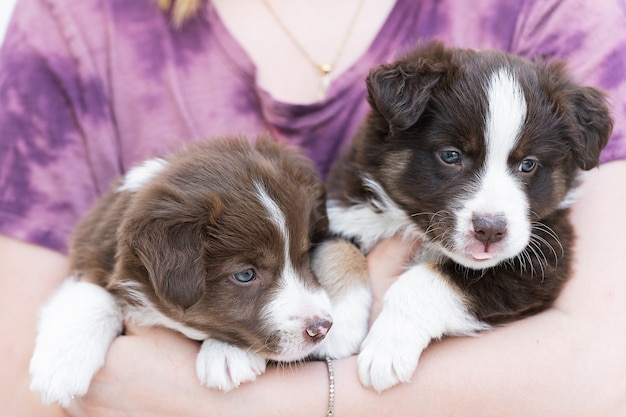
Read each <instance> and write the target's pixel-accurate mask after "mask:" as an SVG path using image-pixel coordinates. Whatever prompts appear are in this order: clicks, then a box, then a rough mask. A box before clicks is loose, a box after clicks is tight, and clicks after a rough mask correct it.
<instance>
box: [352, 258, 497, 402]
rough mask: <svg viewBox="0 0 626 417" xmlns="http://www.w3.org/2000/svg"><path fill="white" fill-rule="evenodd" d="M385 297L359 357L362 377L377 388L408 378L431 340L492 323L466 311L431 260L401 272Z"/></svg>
mask: <svg viewBox="0 0 626 417" xmlns="http://www.w3.org/2000/svg"><path fill="white" fill-rule="evenodd" d="M383 301H384V305H383V310H382V312H381V313H380V315H379V316H378V318H377V319H376V321H375V322H374V324H373V326H372V328H371V329H370V332H369V334H368V335H367V337H366V339H365V340H364V341H363V344H362V346H361V353H360V354H359V357H358V368H359V376H360V378H361V382H362V383H363V384H364V385H365V386H366V387H371V388H374V389H375V390H376V391H378V392H381V391H383V390H385V389H387V388H390V387H392V386H393V385H395V384H397V383H398V382H406V381H409V380H410V379H411V376H412V375H413V372H414V371H415V369H416V367H417V363H418V361H419V358H420V355H421V353H422V351H423V350H424V349H425V348H426V347H427V346H428V344H429V343H430V341H431V340H433V339H438V338H441V337H442V336H443V335H458V336H460V335H473V334H475V333H476V332H478V331H481V330H485V329H487V328H488V326H487V325H485V324H483V323H481V322H480V321H478V320H477V319H476V318H475V317H474V316H473V315H472V314H470V313H468V309H467V307H466V305H465V302H464V300H463V298H462V297H461V295H460V294H459V293H458V292H457V291H456V290H455V289H454V288H453V287H451V286H449V285H448V284H447V282H446V280H445V278H444V277H442V276H441V275H439V274H438V273H437V272H435V271H434V270H433V269H432V268H431V266H430V265H429V264H427V263H423V264H419V265H416V266H413V267H411V268H410V269H409V270H408V271H406V272H405V273H404V274H402V275H401V276H400V277H399V278H398V280H397V281H396V282H395V283H394V284H393V285H392V286H391V287H390V288H389V290H388V291H387V293H386V294H385V298H384V300H383Z"/></svg>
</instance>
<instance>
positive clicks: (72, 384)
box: [30, 278, 122, 407]
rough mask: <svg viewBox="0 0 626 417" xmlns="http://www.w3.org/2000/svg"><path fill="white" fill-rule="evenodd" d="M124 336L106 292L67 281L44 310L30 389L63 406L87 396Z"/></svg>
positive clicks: (117, 312)
mask: <svg viewBox="0 0 626 417" xmlns="http://www.w3.org/2000/svg"><path fill="white" fill-rule="evenodd" d="M121 331H122V311H121V308H120V306H119V305H118V304H117V303H116V301H115V299H114V298H113V296H112V295H111V294H110V293H109V292H107V291H106V290H105V289H104V288H102V287H100V286H98V285H95V284H91V283H88V282H79V281H76V280H75V279H74V278H69V279H67V280H66V281H65V282H64V283H63V284H62V285H61V287H60V288H59V289H58V290H57V291H56V292H55V293H54V295H53V296H52V298H51V299H50V300H49V301H48V302H47V304H46V305H45V306H44V307H43V309H42V311H41V318H40V321H39V328H38V335H37V340H36V343H35V350H34V353H33V356H32V359H31V361H30V375H31V378H32V380H31V385H30V389H31V390H33V391H35V392H38V393H39V394H40V395H41V397H42V399H43V401H44V402H45V403H52V402H56V403H59V404H61V405H62V406H64V407H67V406H68V405H69V403H70V400H71V398H72V396H75V395H78V396H80V395H83V394H85V393H86V392H87V389H88V388H89V383H90V382H91V379H92V377H93V376H94V375H95V373H96V372H97V371H98V369H100V367H102V365H103V364H104V359H105V356H106V352H107V350H108V348H109V345H110V344H111V342H112V341H113V339H114V338H115V337H116V336H117V335H119V334H120V332H121Z"/></svg>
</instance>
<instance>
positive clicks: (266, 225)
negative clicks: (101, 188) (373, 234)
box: [30, 137, 370, 406]
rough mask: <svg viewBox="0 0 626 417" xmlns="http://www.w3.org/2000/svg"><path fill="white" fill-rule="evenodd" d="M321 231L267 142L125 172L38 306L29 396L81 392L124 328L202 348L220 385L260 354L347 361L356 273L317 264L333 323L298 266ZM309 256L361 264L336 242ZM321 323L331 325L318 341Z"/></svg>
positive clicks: (204, 148)
mask: <svg viewBox="0 0 626 417" xmlns="http://www.w3.org/2000/svg"><path fill="white" fill-rule="evenodd" d="M327 227H328V220H327V217H326V209H325V189H324V186H323V184H322V182H321V180H320V179H319V177H318V175H317V174H316V172H315V169H314V168H313V166H312V164H311V163H310V162H309V161H308V160H307V159H306V158H304V157H303V156H302V155H300V154H299V153H298V152H297V151H296V150H295V149H292V148H290V147H287V146H285V145H282V144H280V143H278V142H276V141H273V140H271V139H270V138H267V137H261V138H259V139H258V140H257V141H256V143H255V144H254V145H252V144H250V143H249V142H248V141H247V140H246V139H244V138H224V139H218V140H212V141H207V142H201V143H198V144H194V145H190V146H189V147H188V148H186V149H184V150H182V151H180V152H178V153H176V154H174V155H173V156H171V157H169V158H166V159H160V158H155V159H151V160H148V161H146V162H144V163H143V164H142V165H140V166H138V167H135V168H133V169H132V170H130V171H129V172H128V173H127V174H126V176H125V177H124V178H123V179H122V180H121V181H119V182H118V183H117V184H116V185H115V187H114V188H113V189H112V190H111V191H110V192H109V193H108V194H106V195H105V196H104V197H103V198H102V199H100V200H99V201H98V202H97V204H96V205H95V206H94V207H93V209H92V210H91V211H90V212H89V213H88V214H87V215H86V216H85V218H84V219H83V220H82V221H81V222H80V224H79V225H78V227H77V229H76V232H75V235H74V238H73V241H72V244H71V250H70V259H71V270H72V271H73V272H72V275H71V277H70V278H69V279H68V280H67V281H66V282H65V283H64V284H63V285H62V286H61V288H60V289H59V290H58V291H57V292H56V293H55V294H54V295H53V297H52V298H51V300H50V301H49V302H48V303H47V305H46V306H45V307H44V309H43V310H42V314H41V319H40V323H39V329H38V336H37V340H36V347H35V350H34V353H33V357H32V360H31V363H30V373H31V376H32V384H31V389H32V390H34V391H36V392H38V393H40V394H41V396H42V398H43V400H44V401H45V402H47V403H49V402H58V403H60V404H61V405H63V406H67V405H68V404H69V402H70V399H71V397H72V396H80V395H82V394H84V393H85V392H86V391H87V389H88V387H89V383H90V381H91V379H92V377H93V375H94V374H95V373H96V372H97V370H98V369H99V368H100V367H101V366H102V364H103V363H104V359H105V355H106V352H107V350H108V347H109V345H110V344H111V342H112V340H113V339H114V338H115V337H116V336H118V335H119V334H120V333H121V332H122V326H123V321H124V320H132V321H133V322H135V323H137V324H140V325H145V326H163V327H167V328H170V329H173V330H176V331H179V332H180V333H182V334H184V335H185V336H187V337H189V338H191V339H195V340H199V341H202V345H201V348H200V352H199V354H198V357H197V363H196V368H197V374H198V376H199V378H200V380H201V382H202V383H203V384H206V385H208V386H210V387H215V388H219V389H221V390H224V391H228V390H230V389H232V388H235V387H237V386H238V385H239V384H240V383H242V382H246V381H252V380H254V379H255V378H256V376H257V375H260V374H261V373H262V372H263V371H264V370H265V366H266V361H267V360H273V361H295V360H301V359H303V358H307V357H322V356H327V355H328V356H332V357H339V356H346V355H349V354H352V353H355V352H356V351H357V350H358V347H359V344H360V342H361V340H362V338H363V337H364V335H365V333H366V332H367V314H368V308H369V302H370V301H369V292H368V291H367V283H366V282H365V280H364V278H362V277H363V270H364V266H363V265H362V264H361V265H357V266H356V269H353V268H355V266H354V263H352V264H349V265H350V269H346V268H342V267H338V268H333V267H332V266H331V265H328V266H323V265H324V263H323V262H322V263H321V264H320V266H319V267H318V268H320V270H321V273H322V276H321V279H322V281H323V282H324V283H325V285H326V286H327V287H328V288H329V289H330V290H332V291H333V293H332V298H333V300H334V303H335V304H336V306H337V309H338V314H336V315H333V313H332V309H333V306H332V305H331V301H330V298H329V295H328V294H327V292H326V291H324V289H323V288H322V287H321V286H320V284H319V282H318V280H317V279H316V276H315V274H314V272H313V270H312V268H311V262H310V258H309V253H310V250H311V249H312V247H313V246H315V245H317V244H319V243H320V242H322V240H323V239H325V237H326V234H327ZM318 251H321V252H323V251H330V252H336V253H340V254H342V259H344V258H345V257H347V258H350V257H354V259H356V262H357V263H358V262H362V259H361V258H362V255H361V254H360V253H358V252H357V253H355V251H354V248H351V247H350V245H346V244H345V243H342V242H341V241H328V242H326V243H325V244H324V245H323V246H320V247H319V248H318ZM351 253H352V255H351ZM318 263H319V262H318ZM353 270H356V271H360V273H359V274H353V275H349V274H348V273H350V272H351V271H353ZM342 271H343V272H342ZM346 274H348V275H346ZM335 277H339V278H340V279H341V280H342V283H341V285H336V284H334V282H335V281H336V279H335ZM83 278H84V279H87V280H90V281H93V283H92V282H86V281H84V280H82V279H83ZM359 279H362V280H361V281H359ZM355 297H356V298H355ZM333 322H334V325H335V326H336V327H338V329H339V330H342V329H343V330H342V331H337V332H333V336H332V337H329V336H328V331H329V329H330V328H331V325H333ZM325 339H326V340H325ZM155 366H158V365H156V364H155Z"/></svg>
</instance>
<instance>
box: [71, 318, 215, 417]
mask: <svg viewBox="0 0 626 417" xmlns="http://www.w3.org/2000/svg"><path fill="white" fill-rule="evenodd" d="M199 348H200V344H199V343H198V342H195V341H192V340H190V339H187V338H186V337H184V336H183V335H181V334H179V333H176V332H174V331H171V330H167V329H163V328H157V327H151V328H146V327H138V326H135V325H132V324H127V326H126V334H125V335H124V336H120V337H118V338H117V339H115V340H114V342H113V344H112V345H111V347H110V349H109V352H108V355H107V359H106V365H105V366H104V367H103V368H102V369H101V370H100V372H98V374H96V376H95V377H94V379H93V380H92V382H91V385H90V388H89V392H88V393H87V395H85V396H84V397H81V398H76V399H74V400H73V401H72V404H71V405H70V407H69V408H68V410H67V411H68V413H69V414H70V415H71V416H73V417H79V416H80V417H85V416H91V417H113V416H156V415H179V414H178V413H179V412H180V411H181V409H183V408H184V406H183V405H182V404H181V403H179V402H177V401H171V399H172V398H181V399H182V398H185V397H186V396H188V395H193V394H194V392H195V391H196V390H198V389H203V391H204V392H203V394H205V395H206V394H207V393H206V391H208V390H207V388H206V387H202V386H201V385H200V383H199V382H198V377H197V376H196V373H195V360H196V356H197V354H198V350H199ZM146 383H149V385H147V384H146ZM146 390H149V392H147V391H146ZM159 399H162V400H163V401H162V402H160V401H158V400H159ZM172 407H176V409H172Z"/></svg>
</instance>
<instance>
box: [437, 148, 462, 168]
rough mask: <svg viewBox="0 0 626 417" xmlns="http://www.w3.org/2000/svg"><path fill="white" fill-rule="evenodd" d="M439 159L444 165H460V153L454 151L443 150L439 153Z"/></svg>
mask: <svg viewBox="0 0 626 417" xmlns="http://www.w3.org/2000/svg"><path fill="white" fill-rule="evenodd" d="M439 159H441V161H442V162H443V163H444V164H448V165H460V164H461V152H459V151H458V150H456V149H443V150H441V151H439Z"/></svg>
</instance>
